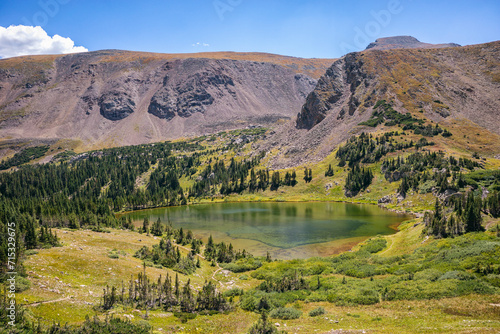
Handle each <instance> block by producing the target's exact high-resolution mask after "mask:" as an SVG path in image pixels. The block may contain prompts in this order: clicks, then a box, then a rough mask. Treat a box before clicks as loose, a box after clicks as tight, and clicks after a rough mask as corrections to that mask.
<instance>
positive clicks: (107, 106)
mask: <svg viewBox="0 0 500 334" xmlns="http://www.w3.org/2000/svg"><path fill="white" fill-rule="evenodd" d="M134 108H135V102H134V101H133V100H132V99H130V97H129V96H128V95H127V94H126V93H119V92H109V93H106V94H104V95H102V96H101V98H100V100H99V110H100V112H101V115H103V116H104V117H106V118H107V119H109V120H112V121H118V120H120V119H124V118H125V117H127V116H128V115H130V114H131V113H133V112H134Z"/></svg>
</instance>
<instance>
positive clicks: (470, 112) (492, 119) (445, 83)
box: [265, 42, 500, 166]
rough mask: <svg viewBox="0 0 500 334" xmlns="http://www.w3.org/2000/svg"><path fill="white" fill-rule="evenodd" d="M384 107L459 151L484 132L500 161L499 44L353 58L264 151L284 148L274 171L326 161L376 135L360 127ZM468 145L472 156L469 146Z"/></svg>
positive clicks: (330, 74)
mask: <svg viewBox="0 0 500 334" xmlns="http://www.w3.org/2000/svg"><path fill="white" fill-rule="evenodd" d="M380 100H387V101H391V103H392V105H393V106H394V108H395V109H396V110H397V111H398V112H399V113H401V114H405V113H410V114H411V115H413V117H415V118H418V119H422V120H423V121H424V122H425V124H431V122H434V123H439V124H441V125H442V126H444V127H445V128H448V129H450V130H451V132H452V133H453V134H454V135H455V137H454V138H455V139H456V140H455V142H457V143H459V142H460V140H459V138H462V135H470V134H471V133H469V132H472V131H474V133H473V134H474V136H476V132H477V133H479V132H481V131H483V130H485V133H486V134H487V136H486V137H484V138H483V137H482V138H481V139H482V140H486V142H485V143H484V145H482V146H481V148H482V149H485V150H486V151H485V152H486V153H487V154H489V155H495V154H498V153H500V152H499V151H498V149H499V146H500V140H499V139H500V137H499V135H500V130H499V129H500V42H492V43H488V44H481V45H474V46H466V47H453V48H439V49H397V50H384V51H380V50H367V51H364V52H360V53H351V54H348V55H346V56H344V57H343V58H341V59H339V60H337V61H336V62H335V63H334V64H333V65H332V66H331V67H330V68H329V69H328V70H327V72H326V74H325V75H324V76H323V77H321V78H320V80H319V81H318V84H317V86H316V88H315V89H314V91H313V92H311V94H309V96H308V97H307V100H306V103H305V104H304V106H303V107H302V110H301V111H300V112H299V114H298V115H297V119H296V121H295V122H290V123H289V124H286V125H284V126H283V127H282V128H281V129H279V130H277V131H276V134H275V135H274V136H273V137H271V138H270V140H269V141H268V142H267V143H266V145H267V146H265V149H270V148H272V147H280V154H278V155H277V157H276V158H275V160H274V162H273V164H274V165H275V166H289V165H298V164H300V163H303V162H307V161H311V160H321V159H322V158H324V157H325V156H326V155H328V154H329V153H330V152H331V151H332V150H333V149H334V148H335V147H336V145H338V144H339V143H340V142H342V141H344V140H346V139H347V138H349V137H350V136H351V135H352V134H354V133H359V132H361V131H374V130H376V128H372V127H369V126H362V125H359V123H361V122H365V121H367V120H369V119H370V118H371V117H372V114H373V111H374V108H373V107H374V106H375V104H376V103H377V101H380ZM379 126H380V125H379ZM382 126H383V125H382ZM464 126H467V129H468V130H467V131H468V132H466V133H463V132H462V129H461V127H464ZM387 128H388V127H387ZM464 138H465V137H464ZM476 138H478V137H476ZM461 144H463V145H462V148H463V149H468V147H469V145H468V144H469V142H468V140H467V141H465V142H463V143H461Z"/></svg>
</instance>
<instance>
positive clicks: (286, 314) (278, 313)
mask: <svg viewBox="0 0 500 334" xmlns="http://www.w3.org/2000/svg"><path fill="white" fill-rule="evenodd" d="M301 315H302V312H301V311H299V310H297V309H296V308H293V307H278V308H276V309H274V310H272V311H271V313H269V317H270V318H274V319H282V320H290V319H298V318H300V316H301Z"/></svg>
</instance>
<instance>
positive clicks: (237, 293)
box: [224, 288, 243, 297]
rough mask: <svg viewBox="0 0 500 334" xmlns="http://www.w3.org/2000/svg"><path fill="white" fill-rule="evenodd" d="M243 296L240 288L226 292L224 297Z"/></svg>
mask: <svg viewBox="0 0 500 334" xmlns="http://www.w3.org/2000/svg"><path fill="white" fill-rule="evenodd" d="M241 295H243V289H240V288H232V289H231V290H227V291H225V292H224V297H234V296H241Z"/></svg>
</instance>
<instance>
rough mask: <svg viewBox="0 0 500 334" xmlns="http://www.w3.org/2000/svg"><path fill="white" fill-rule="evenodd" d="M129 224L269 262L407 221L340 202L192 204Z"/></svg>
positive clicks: (325, 249)
mask: <svg viewBox="0 0 500 334" xmlns="http://www.w3.org/2000/svg"><path fill="white" fill-rule="evenodd" d="M125 216H131V218H132V220H133V221H134V225H136V226H137V227H138V226H142V222H143V220H144V218H146V217H147V218H149V221H150V226H151V224H153V222H155V221H157V220H158V218H159V219H160V220H161V221H162V222H163V223H165V224H166V223H171V224H172V226H173V227H174V228H180V227H182V228H183V229H184V230H185V231H187V230H191V231H193V233H194V235H195V236H196V237H198V238H201V239H202V240H203V242H207V240H208V237H209V236H210V235H212V237H213V239H214V242H216V243H219V242H221V241H224V242H226V243H232V245H233V247H234V248H235V249H245V250H246V251H247V252H250V253H251V254H253V255H255V256H265V255H266V254H267V252H269V253H270V255H271V257H272V258H273V259H300V258H309V257H314V256H329V255H332V254H337V253H340V252H342V251H346V250H349V249H350V248H351V247H352V246H354V245H356V244H357V243H359V242H361V241H363V240H365V239H367V238H369V237H372V236H376V235H388V234H393V233H395V232H396V231H397V226H398V225H399V224H400V223H401V222H403V221H405V220H408V219H411V218H412V217H411V216H409V215H405V214H399V213H394V212H391V211H388V210H385V209H382V208H379V207H378V206H375V205H367V204H350V203H340V202H236V203H214V204H197V205H188V206H179V207H167V208H160V209H149V210H141V211H134V212H129V213H126V214H125Z"/></svg>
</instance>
